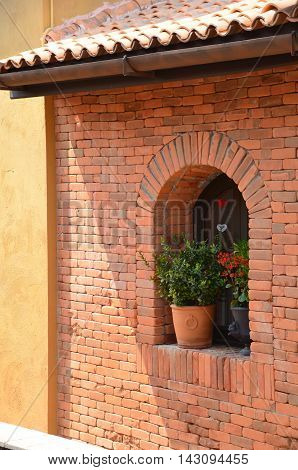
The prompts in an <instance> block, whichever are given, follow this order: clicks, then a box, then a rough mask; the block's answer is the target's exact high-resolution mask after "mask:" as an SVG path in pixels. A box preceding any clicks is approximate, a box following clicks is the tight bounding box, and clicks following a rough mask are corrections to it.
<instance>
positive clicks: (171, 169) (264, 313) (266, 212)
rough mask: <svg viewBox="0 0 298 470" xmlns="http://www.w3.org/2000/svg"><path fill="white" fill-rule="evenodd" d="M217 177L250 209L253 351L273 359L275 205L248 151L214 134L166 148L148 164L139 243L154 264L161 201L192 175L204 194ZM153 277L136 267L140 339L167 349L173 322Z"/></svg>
mask: <svg viewBox="0 0 298 470" xmlns="http://www.w3.org/2000/svg"><path fill="white" fill-rule="evenodd" d="M189 172H190V173H189ZM216 172H217V173H218V172H222V173H225V174H226V175H227V176H228V177H229V178H231V179H232V180H233V181H234V182H235V183H236V184H237V186H238V188H239V190H240V192H241V193H242V195H243V198H244V200H245V202H246V205H247V209H248V212H249V224H250V231H249V240H250V253H251V259H250V320H251V337H252V339H253V341H254V344H253V347H252V351H258V352H259V353H260V352H264V353H266V355H267V354H268V355H270V356H271V355H272V354H271V352H270V347H269V345H268V343H269V340H270V331H271V329H272V240H271V238H272V229H271V224H272V211H271V201H270V196H269V193H268V191H267V189H266V187H265V184H264V181H263V179H262V177H261V174H260V172H259V170H258V168H257V166H256V164H255V162H254V160H253V158H252V157H251V155H250V153H249V152H248V151H247V150H246V149H244V148H243V147H241V146H240V145H239V144H238V143H237V142H235V141H233V140H231V139H230V138H229V137H228V136H227V135H225V134H222V133H218V132H212V131H211V132H197V133H196V132H192V133H185V134H181V135H179V136H177V137H176V138H175V139H173V140H172V141H171V142H169V143H168V144H166V145H165V146H164V147H163V148H162V149H161V150H160V151H159V152H158V153H157V154H156V155H154V157H153V158H152V159H151V161H150V162H149V164H148V166H147V168H146V171H145V173H144V176H143V178H142V181H141V184H140V191H139V195H138V200H137V205H138V209H137V218H136V223H137V230H138V238H137V242H138V244H139V246H140V250H141V251H143V252H144V253H145V254H146V255H147V259H153V258H152V255H153V253H154V251H155V249H156V247H157V241H156V240H157V235H160V233H159V234H157V233H156V227H158V224H157V225H156V220H155V218H156V217H155V216H156V213H157V212H158V210H159V209H158V208H159V205H158V203H159V201H162V200H166V198H167V197H168V195H169V193H170V192H171V191H177V188H179V187H180V186H181V182H183V177H184V176H185V175H187V173H189V174H190V176H191V178H192V179H193V180H194V179H195V178H194V176H196V177H197V178H198V180H200V181H199V185H198V186H199V187H200V188H201V189H202V187H203V186H204V185H205V184H208V182H209V181H210V178H212V177H213V176H214V175H216ZM187 184H189V183H187ZM182 186H183V184H182ZM186 186H187V185H184V187H186ZM197 196H198V194H194V199H196V198H197ZM152 273H153V271H152V272H151V273H150V272H149V273H148V272H147V271H146V269H145V268H144V265H143V262H142V261H138V262H137V273H136V276H137V307H138V327H137V328H138V336H137V338H138V342H139V343H147V344H163V343H166V342H168V341H169V340H170V338H171V334H172V326H171V319H170V314H169V310H168V309H166V308H165V307H164V303H163V302H162V301H161V299H160V298H159V296H158V293H157V292H156V288H155V286H154V283H153V281H152V280H151V279H150V276H151V275H152ZM261 318H262V320H261ZM264 318H266V322H267V319H268V322H267V323H266V328H265V330H266V332H268V334H267V335H266V334H265V335H264V333H263V332H264V331H265V330H264V327H263V326H262V325H264V323H263V324H262V325H260V323H259V319H260V321H261V322H263V321H264ZM264 342H265V343H266V344H265V345H264ZM252 358H253V353H252ZM272 361H273V356H272ZM270 362H271V359H269V363H270Z"/></svg>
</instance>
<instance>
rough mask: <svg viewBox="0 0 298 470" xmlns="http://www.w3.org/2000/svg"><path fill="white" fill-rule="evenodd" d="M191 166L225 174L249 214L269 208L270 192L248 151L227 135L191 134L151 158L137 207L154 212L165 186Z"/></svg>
mask: <svg viewBox="0 0 298 470" xmlns="http://www.w3.org/2000/svg"><path fill="white" fill-rule="evenodd" d="M190 167H210V168H214V169H217V170H219V171H220V172H223V173H225V174H226V175H227V176H228V177H229V178H231V179H232V180H233V181H235V183H236V184H237V185H238V188H239V190H240V191H241V193H242V195H243V198H244V200H245V202H246V205H247V208H248V210H249V211H250V212H253V211H254V212H258V210H259V211H261V210H264V209H268V211H267V214H260V217H262V218H271V203H270V198H269V193H268V191H267V189H266V187H265V184H264V181H263V178H262V177H261V174H260V172H259V170H258V168H257V166H256V164H255V162H254V160H253V159H252V157H251V155H250V154H249V152H248V151H247V150H246V149H244V148H243V147H241V146H240V145H239V144H238V143H237V142H236V141H234V140H231V139H230V138H229V137H228V136H227V135H226V134H223V133H220V132H213V131H210V132H191V133H185V134H180V135H178V136H177V137H176V138H175V139H173V140H172V141H171V142H169V143H168V144H166V145H165V146H164V147H163V148H162V149H161V150H160V151H159V152H158V153H157V154H155V155H154V157H153V158H152V159H151V161H150V163H149V164H148V166H147V169H146V171H145V173H144V176H143V178H142V181H141V185H140V191H139V197H138V206H139V207H142V208H143V209H145V210H148V211H153V210H154V206H155V203H156V202H157V201H158V199H159V197H160V194H161V193H162V190H163V188H164V186H165V185H166V184H167V182H168V181H170V180H171V179H172V180H173V184H175V183H174V177H175V176H177V178H179V173H181V172H183V171H184V170H185V169H187V168H190Z"/></svg>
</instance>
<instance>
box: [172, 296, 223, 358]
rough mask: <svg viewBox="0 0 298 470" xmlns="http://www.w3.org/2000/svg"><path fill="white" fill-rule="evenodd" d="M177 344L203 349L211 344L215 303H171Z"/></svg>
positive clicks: (183, 346) (182, 346)
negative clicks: (184, 305)
mask: <svg viewBox="0 0 298 470" xmlns="http://www.w3.org/2000/svg"><path fill="white" fill-rule="evenodd" d="M171 308H172V313H173V323H174V328H175V333H176V337H177V342H178V346H180V347H181V348H192V349H203V348H209V347H210V346H211V344H212V331H213V319H214V316H215V305H207V306H204V307H197V306H195V307H177V306H176V305H171Z"/></svg>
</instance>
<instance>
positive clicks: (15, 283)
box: [0, 0, 101, 433]
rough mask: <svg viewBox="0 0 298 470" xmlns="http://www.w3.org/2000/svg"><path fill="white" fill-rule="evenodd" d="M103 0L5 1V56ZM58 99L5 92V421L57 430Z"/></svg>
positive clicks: (0, 282) (0, 115)
mask: <svg viewBox="0 0 298 470" xmlns="http://www.w3.org/2000/svg"><path fill="white" fill-rule="evenodd" d="M100 3H101V1H100V0H68V1H61V0H26V2H24V1H23V0H2V1H1V3H0V57H6V56H9V55H12V54H15V53H17V52H19V51H21V50H25V49H30V48H32V47H38V46H39V45H40V38H41V36H42V33H43V32H44V30H45V29H46V28H47V27H49V26H51V25H53V24H58V23H60V22H61V21H63V20H64V19H67V18H69V17H71V16H75V15H78V14H82V13H86V12H88V11H90V10H92V9H94V8H96V7H98V6H99V5H100ZM54 157H55V156H54V135H53V118H52V100H51V99H44V98H34V99H27V100H19V101H11V100H10V98H9V94H8V93H7V92H3V91H1V92H0V421H5V422H9V423H13V424H19V425H22V426H26V427H29V428H33V429H39V430H43V431H49V432H52V433H55V431H56V414H55V413H56V376H55V363H56V331H55V309H56V306H55V299H56V285H55V265H56V263H55V240H56V238H55V225H56V224H55V163H54Z"/></svg>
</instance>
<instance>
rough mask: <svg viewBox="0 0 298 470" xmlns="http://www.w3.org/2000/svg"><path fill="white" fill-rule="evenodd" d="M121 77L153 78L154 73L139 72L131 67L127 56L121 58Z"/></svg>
mask: <svg viewBox="0 0 298 470" xmlns="http://www.w3.org/2000/svg"><path fill="white" fill-rule="evenodd" d="M122 75H123V77H140V78H141V77H154V76H155V72H153V71H152V72H151V71H150V72H140V71H139V70H136V69H135V68H133V67H132V65H131V63H130V61H129V59H128V57H127V55H124V56H123V58H122Z"/></svg>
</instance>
